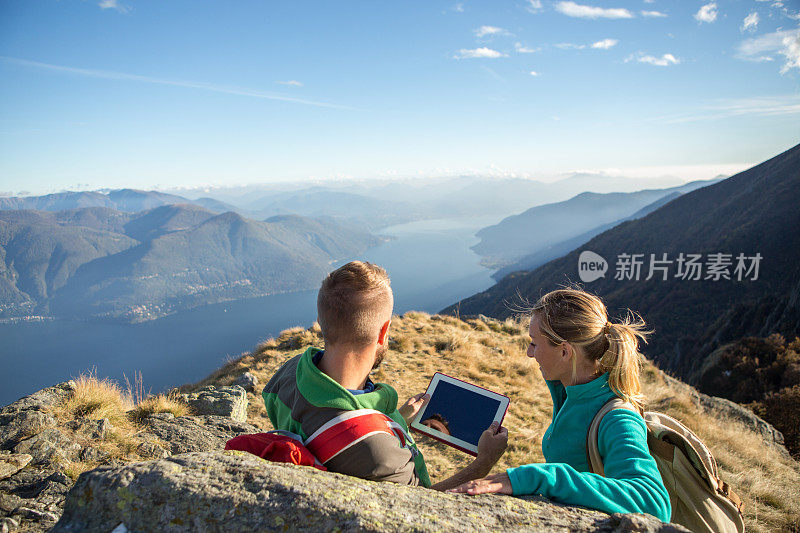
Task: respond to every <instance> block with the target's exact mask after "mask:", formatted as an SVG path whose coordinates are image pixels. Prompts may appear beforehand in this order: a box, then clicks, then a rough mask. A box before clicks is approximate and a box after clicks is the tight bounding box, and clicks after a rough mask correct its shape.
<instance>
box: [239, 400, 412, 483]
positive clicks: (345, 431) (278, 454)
mask: <svg viewBox="0 0 800 533" xmlns="http://www.w3.org/2000/svg"><path fill="white" fill-rule="evenodd" d="M376 433H386V434H388V435H392V436H393V437H396V438H397V440H399V441H400V446H401V447H406V446H408V445H409V444H410V442H411V439H410V438H409V437H408V435H406V432H405V430H404V429H403V428H402V427H401V426H400V424H398V423H397V422H395V421H394V420H392V419H391V418H389V417H388V416H386V415H385V414H383V413H381V412H380V411H375V410H374V409H357V410H355V411H345V412H344V413H342V414H340V415H339V416H337V417H335V418H332V419H331V420H329V421H328V422H326V423H325V424H324V425H323V426H322V427H321V428H319V429H318V430H317V431H315V432H314V433H313V434H312V435H311V436H310V437H309V438H307V439H306V440H305V441H303V439H302V437H300V435H297V434H295V433H291V432H289V431H283V430H277V431H270V432H268V433H256V434H254V435H240V436H238V437H234V438H232V439H231V440H229V441H228V442H227V443H226V444H225V449H226V450H239V451H243V452H249V453H252V454H254V455H257V456H259V457H261V458H262V459H267V460H269V461H275V462H278V463H291V464H295V465H304V466H313V467H314V468H319V469H320V470H327V468H325V466H324V464H325V463H327V462H328V461H330V460H331V459H333V458H334V457H336V456H337V455H339V454H340V453H342V452H343V451H345V450H346V449H348V448H349V447H351V446H353V445H354V444H357V443H358V442H361V441H362V440H364V439H366V438H367V437H369V436H371V435H375V434H376Z"/></svg>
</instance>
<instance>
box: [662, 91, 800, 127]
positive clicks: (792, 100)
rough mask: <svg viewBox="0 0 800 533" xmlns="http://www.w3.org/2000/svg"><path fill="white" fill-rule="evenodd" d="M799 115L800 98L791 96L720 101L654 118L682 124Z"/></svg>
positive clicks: (663, 121) (667, 122)
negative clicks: (732, 118)
mask: <svg viewBox="0 0 800 533" xmlns="http://www.w3.org/2000/svg"><path fill="white" fill-rule="evenodd" d="M798 114H800V96H795V95H791V96H773V97H761V98H744V99H739V100H720V101H719V103H717V104H713V105H709V106H706V107H703V108H701V109H700V110H698V111H697V112H696V113H691V114H680V115H667V116H663V117H657V118H654V119H653V121H655V122H660V123H663V124H681V123H685V122H696V121H700V120H716V119H722V118H731V117H741V116H746V115H751V116H761V117H772V116H784V115H798Z"/></svg>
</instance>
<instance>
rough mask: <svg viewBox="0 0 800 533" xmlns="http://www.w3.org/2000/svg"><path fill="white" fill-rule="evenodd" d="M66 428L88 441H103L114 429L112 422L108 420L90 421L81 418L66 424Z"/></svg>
mask: <svg viewBox="0 0 800 533" xmlns="http://www.w3.org/2000/svg"><path fill="white" fill-rule="evenodd" d="M66 427H67V428H69V429H71V430H72V431H74V432H75V433H77V434H78V435H81V436H83V437H85V438H87V439H93V440H103V439H105V438H106V435H107V434H108V432H109V431H111V430H112V429H114V426H112V425H111V422H109V421H108V419H107V418H103V419H101V420H90V419H88V418H79V419H77V420H70V421H69V422H67V423H66Z"/></svg>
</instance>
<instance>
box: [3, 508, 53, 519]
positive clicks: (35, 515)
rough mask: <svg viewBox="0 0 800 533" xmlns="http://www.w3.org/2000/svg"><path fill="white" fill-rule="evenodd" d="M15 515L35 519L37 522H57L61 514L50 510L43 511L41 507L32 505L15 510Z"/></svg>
mask: <svg viewBox="0 0 800 533" xmlns="http://www.w3.org/2000/svg"><path fill="white" fill-rule="evenodd" d="M14 516H19V517H22V518H27V519H29V520H35V521H37V522H40V523H41V522H56V521H58V517H59V515H57V514H56V513H51V512H50V511H42V510H39V509H32V508H30V507H20V508H18V509H17V510H16V511H14Z"/></svg>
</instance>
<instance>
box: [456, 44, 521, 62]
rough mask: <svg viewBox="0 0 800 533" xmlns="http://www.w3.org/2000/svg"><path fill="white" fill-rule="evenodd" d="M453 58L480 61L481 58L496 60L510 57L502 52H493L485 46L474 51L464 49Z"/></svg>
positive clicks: (473, 49)
mask: <svg viewBox="0 0 800 533" xmlns="http://www.w3.org/2000/svg"><path fill="white" fill-rule="evenodd" d="M453 57H454V58H455V59H480V58H489V59H495V58H498V57H508V56H507V55H506V54H504V53H502V52H498V51H497V50H492V49H491V48H486V47H485V46H483V47H481V48H472V49H467V48H462V49H461V50H459V51H458V52H457V53H456V54H455V56H453Z"/></svg>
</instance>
